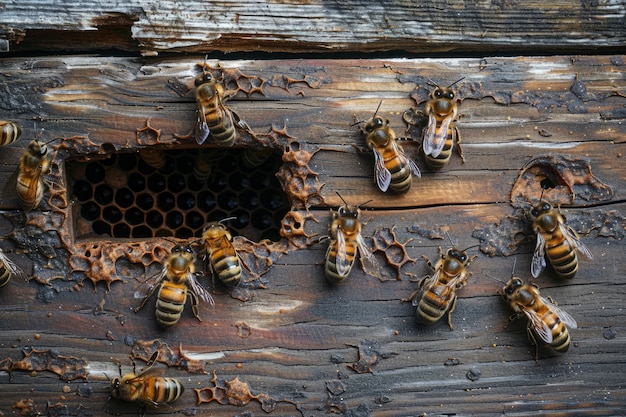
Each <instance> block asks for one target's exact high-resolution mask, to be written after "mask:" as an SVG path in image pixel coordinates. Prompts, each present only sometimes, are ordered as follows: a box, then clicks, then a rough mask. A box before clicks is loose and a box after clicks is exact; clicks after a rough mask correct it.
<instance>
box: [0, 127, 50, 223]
mask: <svg viewBox="0 0 626 417" xmlns="http://www.w3.org/2000/svg"><path fill="white" fill-rule="evenodd" d="M48 169H50V155H49V152H48V146H47V144H46V143H43V142H40V141H38V140H36V139H35V140H32V141H31V142H30V143H29V144H28V146H27V147H26V149H25V150H24V152H23V153H22V157H21V158H20V163H19V165H18V167H17V169H16V171H15V173H14V174H13V176H12V177H11V178H10V179H9V181H8V182H7V184H6V186H5V188H4V192H3V195H9V194H12V193H13V192H15V193H16V194H17V197H18V199H19V200H20V203H21V204H22V207H23V209H24V211H30V210H32V209H34V208H35V207H37V206H38V205H39V203H40V202H41V199H42V198H43V193H44V189H45V186H44V176H45V174H46V173H47V172H48ZM13 186H15V188H12V187H13Z"/></svg>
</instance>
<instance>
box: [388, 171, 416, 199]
mask: <svg viewBox="0 0 626 417" xmlns="http://www.w3.org/2000/svg"><path fill="white" fill-rule="evenodd" d="M390 172H391V183H390V184H389V188H390V189H391V191H393V192H395V193H405V192H407V191H408V190H409V189H410V188H411V182H412V180H413V178H412V174H411V170H410V169H409V167H408V166H406V165H404V164H398V165H397V166H396V167H395V169H393V170H390Z"/></svg>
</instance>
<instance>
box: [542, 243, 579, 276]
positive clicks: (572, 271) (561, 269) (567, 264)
mask: <svg viewBox="0 0 626 417" xmlns="http://www.w3.org/2000/svg"><path fill="white" fill-rule="evenodd" d="M546 253H547V255H548V259H549V261H550V264H551V265H552V268H554V272H556V274H557V275H558V276H559V277H561V278H567V279H571V278H574V275H576V271H578V257H577V256H576V250H575V249H573V248H571V247H570V245H569V244H567V243H566V241H563V242H561V244H559V245H557V246H555V247H552V248H548V249H547V250H546Z"/></svg>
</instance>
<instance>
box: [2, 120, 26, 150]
mask: <svg viewBox="0 0 626 417" xmlns="http://www.w3.org/2000/svg"><path fill="white" fill-rule="evenodd" d="M21 134H22V130H21V129H20V127H19V126H18V125H17V124H15V123H13V122H7V121H6V120H0V146H5V145H10V144H11V143H13V142H15V141H16V140H17V139H18V138H19V137H20V135H21Z"/></svg>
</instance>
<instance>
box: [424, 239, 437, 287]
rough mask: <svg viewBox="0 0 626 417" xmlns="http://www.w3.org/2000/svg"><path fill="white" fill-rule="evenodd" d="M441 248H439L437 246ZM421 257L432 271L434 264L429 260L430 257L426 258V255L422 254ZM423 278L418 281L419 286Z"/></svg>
mask: <svg viewBox="0 0 626 417" xmlns="http://www.w3.org/2000/svg"><path fill="white" fill-rule="evenodd" d="M439 249H441V248H439ZM422 259H423V260H424V262H426V265H428V266H429V267H430V269H432V270H433V271H434V270H435V265H434V264H433V263H432V262H431V261H430V259H428V258H427V257H426V255H422ZM423 281H424V280H422V281H420V286H421V284H422V282H423Z"/></svg>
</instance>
